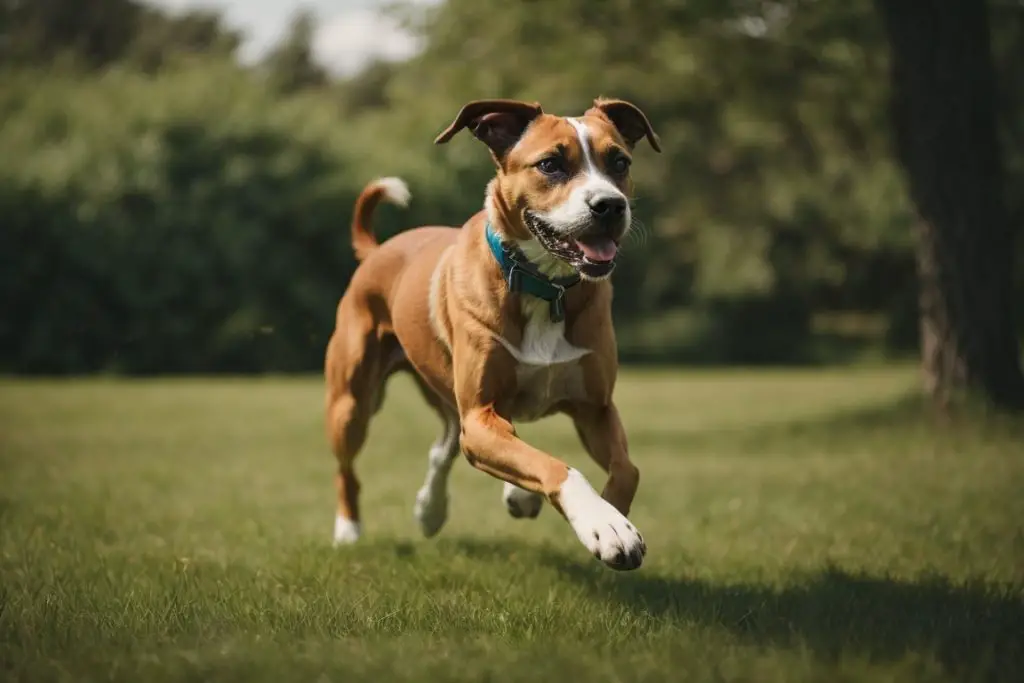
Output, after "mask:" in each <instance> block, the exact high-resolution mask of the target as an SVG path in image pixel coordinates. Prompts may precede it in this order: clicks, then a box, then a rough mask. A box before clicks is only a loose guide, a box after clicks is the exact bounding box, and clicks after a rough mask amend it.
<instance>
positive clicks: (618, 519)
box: [558, 468, 647, 570]
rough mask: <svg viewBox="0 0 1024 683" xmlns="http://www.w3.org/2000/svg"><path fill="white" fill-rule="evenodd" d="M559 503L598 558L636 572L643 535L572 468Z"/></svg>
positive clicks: (642, 547)
mask: <svg viewBox="0 0 1024 683" xmlns="http://www.w3.org/2000/svg"><path fill="white" fill-rule="evenodd" d="M558 500H559V503H560V504H561V506H562V511H563V512H564V513H565V518H566V519H567V520H568V521H569V524H571V525H572V530H573V531H575V532H576V536H577V537H578V538H579V539H580V542H581V543H582V544H583V545H585V546H586V547H587V550H589V551H590V552H591V553H593V555H594V557H596V558H597V559H599V560H601V561H602V562H604V563H605V564H606V565H608V566H609V567H611V568H612V569H621V570H625V569H636V568H637V567H639V566H640V565H641V564H642V563H643V561H644V555H645V554H646V553H647V546H646V545H645V544H644V538H643V536H641V535H640V532H639V531H637V529H636V527H635V526H633V524H632V523H630V521H629V520H628V519H626V518H625V517H624V516H623V515H622V513H621V512H619V511H618V510H616V509H615V507H614V506H613V505H612V504H611V503H609V502H608V501H606V500H605V499H604V498H602V497H601V496H600V495H598V493H597V491H595V490H594V488H593V487H592V486H591V485H590V484H589V483H588V482H587V480H586V479H585V478H584V476H583V475H582V474H580V473H579V472H577V471H576V470H574V469H571V468H570V469H569V476H568V477H567V478H566V480H565V481H564V482H562V487H561V490H560V491H559V494H558Z"/></svg>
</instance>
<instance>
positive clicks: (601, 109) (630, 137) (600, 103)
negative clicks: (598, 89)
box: [586, 97, 661, 152]
mask: <svg viewBox="0 0 1024 683" xmlns="http://www.w3.org/2000/svg"><path fill="white" fill-rule="evenodd" d="M586 114H590V115H594V116H604V118H606V119H608V120H609V121H611V122H612V125H614V126H615V127H616V128H617V129H618V130H619V135H621V136H622V138H623V139H624V140H625V141H626V144H627V145H629V146H630V148H632V147H634V146H635V145H636V143H637V142H639V141H640V138H644V137H646V138H647V142H649V143H651V147H653V148H654V151H655V152H660V151H661V140H660V139H659V138H658V134H657V133H655V132H654V128H653V127H652V126H651V122H650V121H648V120H647V115H646V114H644V113H643V112H642V111H640V107H638V106H636V105H635V104H632V103H631V102H626V101H625V100H610V99H605V98H603V97H599V98H597V99H596V100H594V106H593V107H592V108H591V109H588V110H587V111H586Z"/></svg>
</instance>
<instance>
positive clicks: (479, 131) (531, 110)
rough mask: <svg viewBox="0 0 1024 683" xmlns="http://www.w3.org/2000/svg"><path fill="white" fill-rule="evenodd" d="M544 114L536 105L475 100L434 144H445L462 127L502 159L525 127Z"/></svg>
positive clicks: (463, 109) (465, 107)
mask: <svg viewBox="0 0 1024 683" xmlns="http://www.w3.org/2000/svg"><path fill="white" fill-rule="evenodd" d="M542 113H544V112H543V111H542V110H541V108H540V105H539V104H537V103H536V102H534V103H530V102H520V101H519V100H476V101H473V102H470V103H469V104H467V105H466V106H464V107H463V108H462V110H461V111H460V112H459V115H458V116H456V117H455V120H454V121H452V125H450V126H448V127H447V128H446V129H445V130H444V131H443V132H442V133H441V134H440V135H438V136H437V138H436V139H435V140H434V144H435V145H440V144H444V143H445V142H448V141H449V140H451V139H452V137H454V136H455V134H456V133H458V132H459V131H460V130H462V129H463V128H469V130H470V132H472V133H473V135H474V136H475V137H476V138H477V139H479V140H480V141H481V142H483V143H484V144H485V145H487V146H488V147H490V148H491V151H492V152H494V156H495V158H496V159H499V160H500V159H501V158H502V157H503V156H504V155H505V152H507V151H508V150H509V149H510V148H511V147H512V146H513V145H514V144H516V142H518V141H519V138H520V137H521V136H522V134H523V131H525V130H526V127H527V126H529V125H530V123H531V122H532V121H533V120H534V119H535V118H537V117H538V116H540V115H541V114H542Z"/></svg>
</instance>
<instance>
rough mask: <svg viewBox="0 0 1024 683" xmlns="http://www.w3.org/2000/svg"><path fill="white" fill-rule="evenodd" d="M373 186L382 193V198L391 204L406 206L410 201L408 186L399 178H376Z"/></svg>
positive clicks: (410, 195)
mask: <svg viewBox="0 0 1024 683" xmlns="http://www.w3.org/2000/svg"><path fill="white" fill-rule="evenodd" d="M373 184H374V185H375V186H377V187H379V188H381V189H382V190H383V191H384V198H385V199H386V200H387V201H389V202H391V203H392V204H397V205H398V206H407V205H408V204H409V200H410V199H412V194H411V193H410V192H409V186H408V185H406V184H405V181H404V180H402V179H401V178H395V177H389V178H378V179H377V180H376V181H374V183H373Z"/></svg>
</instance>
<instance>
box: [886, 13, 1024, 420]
mask: <svg viewBox="0 0 1024 683" xmlns="http://www.w3.org/2000/svg"><path fill="white" fill-rule="evenodd" d="M875 5H876V7H877V8H878V10H879V12H880V14H881V16H882V19H883V23H884V24H885V30H886V33H887V34H888V38H889V44H890V60H891V67H890V68H891V86H892V103H891V104H892V111H891V115H892V121H893V125H894V134H895V144H896V154H897V156H898V158H899V161H900V162H901V164H902V165H903V167H904V170H905V173H906V176H907V180H908V183H909V188H910V196H911V199H912V201H913V203H914V205H915V208H916V211H917V226H916V227H917V232H918V238H919V239H918V245H917V265H918V275H919V278H920V315H921V337H922V339H921V346H922V348H921V351H922V369H923V371H924V378H925V388H926V390H927V391H928V392H929V394H930V395H931V396H932V397H933V398H934V399H935V400H936V402H937V403H938V404H939V405H940V406H946V405H948V403H949V401H950V400H952V399H953V398H954V397H955V396H957V395H960V394H962V393H964V392H965V391H972V390H980V391H981V393H982V394H983V395H984V396H985V397H987V398H988V399H989V400H990V401H991V402H992V403H994V404H995V405H997V406H999V407H1003V408H1021V407H1024V376H1022V374H1021V366H1020V349H1019V345H1018V340H1017V337H1016V325H1015V323H1014V319H1013V315H1014V312H1013V253H1014V249H1013V247H1014V244H1013V240H1014V234H1013V230H1012V229H1011V224H1010V222H1009V217H1008V215H1007V210H1006V205H1005V203H1004V198H1003V160H1002V157H1001V150H1000V147H999V141H998V133H997V129H996V111H995V74H994V69H993V65H992V57H991V51H990V50H991V40H990V32H989V31H990V30H989V23H988V22H989V18H988V8H987V4H986V3H985V2H984V1H983V0H875Z"/></svg>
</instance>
